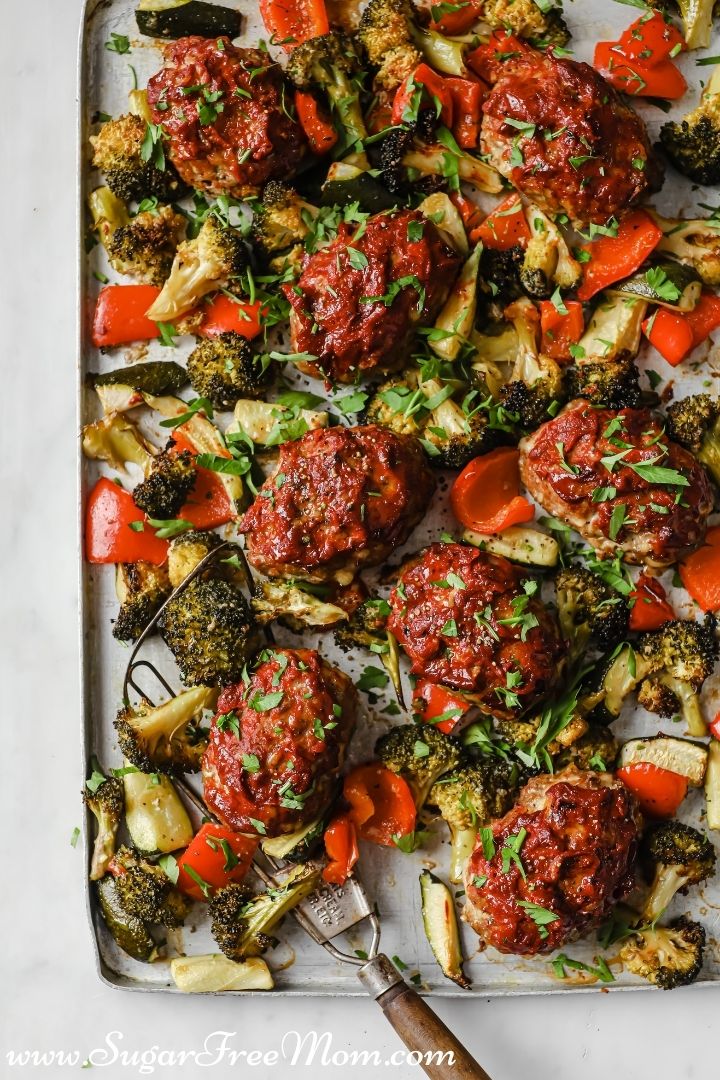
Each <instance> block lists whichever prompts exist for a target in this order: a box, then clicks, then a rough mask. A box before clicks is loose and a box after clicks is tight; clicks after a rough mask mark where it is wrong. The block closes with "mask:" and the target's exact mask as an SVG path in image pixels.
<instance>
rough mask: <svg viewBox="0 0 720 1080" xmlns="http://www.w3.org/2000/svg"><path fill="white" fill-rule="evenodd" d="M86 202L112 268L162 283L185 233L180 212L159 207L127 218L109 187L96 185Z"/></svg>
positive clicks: (183, 219)
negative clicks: (88, 203)
mask: <svg viewBox="0 0 720 1080" xmlns="http://www.w3.org/2000/svg"><path fill="white" fill-rule="evenodd" d="M89 202H90V211H91V213H92V217H93V224H94V226H95V230H96V232H97V234H98V236H99V238H100V243H101V244H102V245H103V247H104V248H105V250H106V252H107V255H108V259H109V260H110V265H111V266H112V268H113V269H114V270H117V272H118V274H128V275H129V276H130V277H135V278H137V279H138V280H139V281H143V282H147V283H148V284H150V285H162V283H163V282H164V281H165V278H166V277H167V276H168V274H169V273H170V267H171V266H172V261H173V258H174V257H175V249H176V248H177V246H178V244H179V243H180V240H181V239H182V237H183V234H184V232H185V218H184V217H183V216H182V214H179V213H178V212H177V211H176V210H173V208H172V207H171V206H158V207H156V208H155V209H154V210H144V211H142V212H141V213H139V214H136V215H135V217H130V215H129V214H128V212H127V208H126V206H125V203H124V202H122V200H120V199H118V198H117V197H116V196H115V195H113V193H112V191H111V190H110V188H108V187H99V188H96V189H95V191H93V193H92V194H91V196H90V200H89Z"/></svg>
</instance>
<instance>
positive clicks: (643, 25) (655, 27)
mask: <svg viewBox="0 0 720 1080" xmlns="http://www.w3.org/2000/svg"><path fill="white" fill-rule="evenodd" d="M618 45H620V46H621V48H622V51H623V54H624V55H625V56H626V57H627V58H628V60H639V61H641V63H642V64H643V66H644V67H655V66H656V65H657V64H660V63H662V62H663V61H665V60H672V59H673V57H675V56H677V55H678V53H679V52H683V51H684V50H685V49H687V45H686V44H685V39H684V37H683V36H682V34H681V33H680V31H679V30H678V29H677V27H676V26H674V25H673V24H672V23H671V22H669V21H668V20H667V19H666V18H665V16H664V15H663V14H662V13H661V12H659V11H656V12H654V14H652V15H650V16H649V17H648V16H647V15H642V16H641V17H640V18H639V19H636V20H635V22H634V23H632V24H631V25H630V26H628V28H627V30H624V31H623V33H622V34H621V35H620V40H619V41H618Z"/></svg>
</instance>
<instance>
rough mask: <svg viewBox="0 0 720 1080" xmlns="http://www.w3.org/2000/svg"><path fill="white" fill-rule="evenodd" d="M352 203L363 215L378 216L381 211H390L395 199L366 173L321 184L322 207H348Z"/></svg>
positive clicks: (395, 201)
mask: <svg viewBox="0 0 720 1080" xmlns="http://www.w3.org/2000/svg"><path fill="white" fill-rule="evenodd" d="M353 202H357V203H359V205H360V209H361V210H362V211H363V213H366V214H379V213H380V211H382V210H392V209H393V207H394V206H395V205H396V203H397V199H395V198H394V197H393V196H392V195H391V194H390V192H389V191H387V190H386V189H385V188H384V187H383V186H382V184H379V183H378V182H377V180H375V179H374V177H372V176H370V175H369V174H368V173H362V174H361V175H360V176H356V177H352V178H350V179H347V180H345V179H343V180H329V181H328V182H327V183H325V184H323V188H322V205H323V206H348V205H349V204H350V203H353Z"/></svg>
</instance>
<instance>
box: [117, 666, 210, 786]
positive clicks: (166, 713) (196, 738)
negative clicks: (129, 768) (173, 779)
mask: <svg viewBox="0 0 720 1080" xmlns="http://www.w3.org/2000/svg"><path fill="white" fill-rule="evenodd" d="M216 696H217V695H216V692H215V691H214V690H212V689H210V688H209V687H207V686H197V687H195V688H194V689H193V690H187V691H185V693H183V694H178V696H177V697H174V698H171V699H170V700H169V701H166V702H164V703H163V704H162V705H157V706H154V707H152V706H150V705H148V704H147V703H141V704H140V705H139V706H138V707H137V708H132V707H131V706H129V705H128V706H126V707H125V708H124V709H121V710H120V712H119V713H118V715H117V719H116V720H115V730H116V731H117V735H118V743H119V745H120V749H121V751H122V752H123V754H124V756H125V757H126V758H127V759H128V761H129V762H130V763H131V764H132V765H135V766H136V768H138V769H140V770H141V772H167V773H172V772H197V770H198V769H199V768H200V759H201V758H202V755H203V753H204V751H205V747H206V746H207V738H206V736H205V733H204V732H203V731H202V730H201V729H200V727H199V721H200V718H201V714H202V711H203V709H209V708H212V706H213V704H214V703H215V699H216Z"/></svg>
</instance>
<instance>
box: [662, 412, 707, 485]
mask: <svg viewBox="0 0 720 1080" xmlns="http://www.w3.org/2000/svg"><path fill="white" fill-rule="evenodd" d="M666 430H667V433H668V437H669V438H671V439H672V440H673V441H674V442H677V443H680V445H681V446H684V447H685V448H686V449H687V450H690V452H691V453H692V454H694V455H695V457H696V458H697V459H698V461H701V462H702V464H703V465H704V466H705V467H706V468H707V469H708V470H709V472H710V474H711V475H712V477H713V479H714V480H715V483H716V484H720V404H719V403H718V401H717V399H713V398H711V397H710V395H709V394H695V395H693V396H692V397H687V398H683V399H682V400H681V401H674V402H673V403H672V405H671V406H670V407H669V408H668V410H667V429H666Z"/></svg>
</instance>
